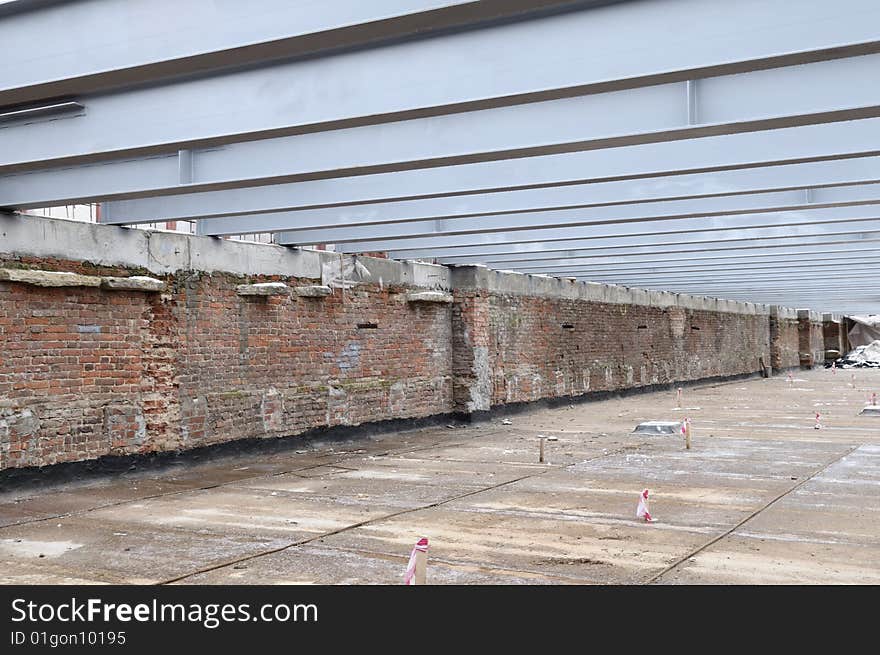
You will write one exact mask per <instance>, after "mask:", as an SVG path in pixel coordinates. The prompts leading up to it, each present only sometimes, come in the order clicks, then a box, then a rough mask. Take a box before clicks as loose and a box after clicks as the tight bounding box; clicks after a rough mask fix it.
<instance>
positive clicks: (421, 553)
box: [403, 537, 428, 585]
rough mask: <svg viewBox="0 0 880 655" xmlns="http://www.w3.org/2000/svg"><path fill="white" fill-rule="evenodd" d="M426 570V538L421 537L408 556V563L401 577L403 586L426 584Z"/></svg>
mask: <svg viewBox="0 0 880 655" xmlns="http://www.w3.org/2000/svg"><path fill="white" fill-rule="evenodd" d="M427 570H428V538H427V537H422V538H421V539H419V540H418V541H417V542H416V545H415V546H413V549H412V552H411V553H410V554H409V563H408V564H407V565H406V573H405V574H404V576H403V584H405V585H423V584H426V583H425V580H426V579H427Z"/></svg>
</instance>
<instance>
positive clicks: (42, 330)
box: [0, 260, 452, 469]
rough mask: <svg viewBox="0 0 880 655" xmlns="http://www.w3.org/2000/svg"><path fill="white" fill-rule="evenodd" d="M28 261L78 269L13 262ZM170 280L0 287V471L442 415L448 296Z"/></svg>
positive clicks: (447, 381) (448, 370)
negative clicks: (150, 289) (419, 298)
mask: <svg viewBox="0 0 880 655" xmlns="http://www.w3.org/2000/svg"><path fill="white" fill-rule="evenodd" d="M8 264H9V263H8V262H7V265H8ZM35 264H39V266H40V268H41V269H44V270H65V271H71V270H75V269H82V265H81V264H78V263H75V262H62V261H51V260H42V261H39V262H36V263H35V262H27V263H24V262H21V261H19V262H16V265H18V266H33V265H35ZM81 272H89V273H96V272H97V273H108V272H109V273H113V274H117V275H118V274H127V273H128V271H125V270H120V269H115V270H111V271H108V270H106V269H105V270H101V271H96V270H87V271H81ZM135 272H137V271H135ZM166 280H167V285H168V288H167V291H166V292H165V293H163V294H158V293H143V292H135V291H107V290H103V289H99V288H87V287H62V288H44V287H38V286H33V285H29V284H21V283H15V282H0V353H2V359H0V469H4V468H9V467H21V466H41V465H46V464H55V463H59V462H65V461H75V460H82V459H93V458H96V457H99V456H102V455H108V454H130V453H144V452H152V451H160V450H176V449H183V448H194V447H198V446H203V445H208V444H212V443H217V442H221V441H228V440H233V439H242V438H248V437H270V436H281V435H289V434H296V433H299V432H303V431H305V430H308V429H309V428H314V427H321V426H334V425H357V424H360V423H365V422H372V421H381V420H384V419H392V418H407V417H424V416H431V415H437V414H443V413H446V412H449V411H451V410H452V381H451V380H452V337H451V327H452V321H451V316H450V313H451V309H450V306H449V305H448V304H438V303H408V302H406V301H405V298H404V291H405V289H404V288H403V287H397V288H396V287H389V286H384V285H383V286H382V287H380V286H378V285H375V284H372V285H365V286H362V287H358V288H356V289H353V290H348V291H347V292H346V293H345V298H344V299H343V296H342V293H341V291H339V290H337V291H336V292H335V293H334V294H333V295H332V296H330V297H327V298H314V299H312V298H297V297H296V296H293V297H291V296H276V297H268V298H260V297H256V298H254V297H242V296H239V295H237V294H236V286H237V285H238V284H241V283H242V282H244V281H245V280H244V279H243V278H242V277H240V276H234V275H226V274H211V275H208V274H204V273H196V272H190V273H181V274H179V275H176V276H168V277H167V278H166ZM250 281H253V280H250ZM256 281H261V280H256ZM287 281H288V282H289V283H290V284H291V285H294V284H297V283H298V280H295V279H289V280H287Z"/></svg>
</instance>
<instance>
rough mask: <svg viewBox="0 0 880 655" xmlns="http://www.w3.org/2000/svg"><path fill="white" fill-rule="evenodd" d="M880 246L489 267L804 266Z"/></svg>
mask: <svg viewBox="0 0 880 655" xmlns="http://www.w3.org/2000/svg"><path fill="white" fill-rule="evenodd" d="M873 245H875V246H880V239H877V240H875V241H874V244H873ZM878 253H880V247H870V248H869V247H865V246H864V244H863V243H860V244H859V247H857V248H856V247H850V248H838V249H830V250H829V249H818V250H813V249H806V250H804V249H801V250H799V251H796V252H792V251H791V250H785V251H779V250H777V251H774V252H757V253H755V252H745V253H743V252H736V253H728V254H725V255H713V256H700V255H699V254H695V253H694V252H693V251H678V252H676V253H670V255H669V256H667V257H659V258H651V259H641V258H638V259H637V258H628V259H623V258H621V257H601V258H592V259H591V258H558V259H555V260H549V261H544V262H541V261H536V260H526V261H523V262H521V263H507V264H506V265H505V264H498V265H493V266H490V268H501V267H502V266H504V267H505V268H507V267H509V268H513V269H514V270H517V271H521V272H523V273H532V272H538V273H546V272H552V271H554V270H559V269H563V268H564V269H566V270H568V269H571V268H573V267H576V268H578V269H583V270H608V271H624V270H657V269H658V268H665V267H669V268H672V269H677V268H679V267H682V266H693V265H697V264H699V265H704V266H706V267H718V266H728V267H729V266H737V265H738V264H742V265H744V266H745V265H748V264H761V263H766V264H770V263H791V264H797V265H799V266H803V265H804V264H805V263H810V262H819V261H836V260H847V261H859V260H862V261H864V260H865V259H866V258H877V256H878Z"/></svg>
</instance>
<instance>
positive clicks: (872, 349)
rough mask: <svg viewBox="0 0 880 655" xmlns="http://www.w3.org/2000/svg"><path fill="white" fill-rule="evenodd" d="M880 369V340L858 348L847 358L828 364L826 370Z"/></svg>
mask: <svg viewBox="0 0 880 655" xmlns="http://www.w3.org/2000/svg"><path fill="white" fill-rule="evenodd" d="M832 366H836V367H837V368H880V339H878V340H877V341H873V342H872V343H869V344H868V345H867V346H858V347H857V348H854V349H853V350H851V351H849V352H848V353H847V354H846V356H845V357H841V358H840V359H836V360H834V361H833V362H827V363H826V364H825V368H831V367H832Z"/></svg>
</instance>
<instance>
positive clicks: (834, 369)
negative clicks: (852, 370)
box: [831, 362, 837, 375]
mask: <svg viewBox="0 0 880 655" xmlns="http://www.w3.org/2000/svg"><path fill="white" fill-rule="evenodd" d="M831 375H837V362H831Z"/></svg>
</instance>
